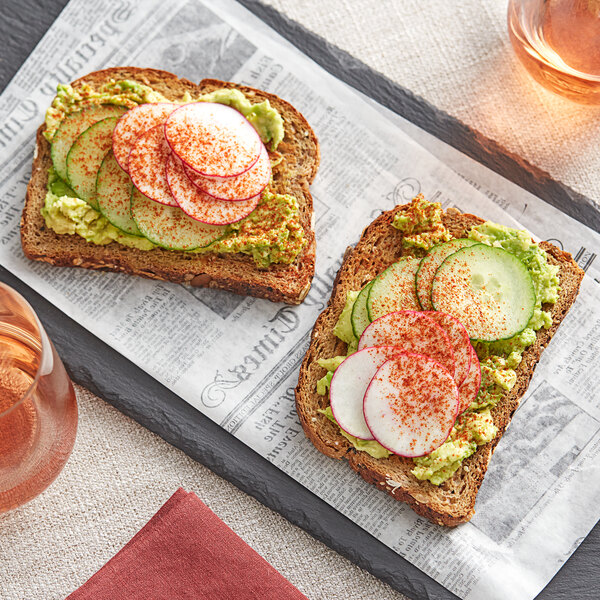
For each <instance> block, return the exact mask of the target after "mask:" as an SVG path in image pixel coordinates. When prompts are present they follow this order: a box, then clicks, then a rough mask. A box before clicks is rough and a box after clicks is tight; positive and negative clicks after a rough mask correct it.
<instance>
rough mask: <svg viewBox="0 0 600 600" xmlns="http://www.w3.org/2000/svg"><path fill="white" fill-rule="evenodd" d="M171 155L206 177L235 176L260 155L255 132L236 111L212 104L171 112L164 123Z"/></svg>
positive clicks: (197, 104) (195, 104)
mask: <svg viewBox="0 0 600 600" xmlns="http://www.w3.org/2000/svg"><path fill="white" fill-rule="evenodd" d="M165 136H166V138H167V142H169V146H171V149H172V150H173V152H174V153H175V154H176V155H177V156H178V157H179V158H180V159H181V160H182V161H183V162H184V163H185V164H186V165H188V167H190V168H191V169H193V170H194V171H196V172H198V173H200V175H204V176H206V177H236V176H237V175H241V174H242V173H244V172H246V171H247V170H248V169H249V168H250V167H251V166H252V165H253V164H254V163H255V162H256V161H257V160H258V157H259V156H260V150H261V146H262V145H263V143H262V141H261V139H260V137H259V135H258V133H257V132H256V130H255V129H254V127H252V125H250V123H249V122H248V121H247V120H246V118H245V117H244V115H242V113H240V112H238V111H237V110H235V109H233V108H231V107H229V106H225V105H224V104H217V103H214V102H194V103H192V104H185V105H184V106H182V107H181V108H178V109H177V110H175V111H173V112H172V113H171V114H170V115H169V117H168V119H167V120H166V122H165Z"/></svg>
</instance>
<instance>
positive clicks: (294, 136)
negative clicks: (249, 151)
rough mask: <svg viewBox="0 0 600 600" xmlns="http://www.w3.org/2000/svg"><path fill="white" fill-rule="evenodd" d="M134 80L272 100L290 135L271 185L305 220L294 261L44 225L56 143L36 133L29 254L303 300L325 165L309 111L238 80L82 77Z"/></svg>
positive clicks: (125, 70) (173, 93)
mask: <svg viewBox="0 0 600 600" xmlns="http://www.w3.org/2000/svg"><path fill="white" fill-rule="evenodd" d="M120 79H129V80H134V81H137V82H139V83H142V84H145V85H148V86H150V87H152V88H153V89H154V90H156V91H157V92H160V93H161V94H162V95H163V96H165V97H166V98H168V99H170V100H180V99H182V98H183V96H184V94H185V93H186V92H188V93H189V94H191V96H192V98H195V97H197V96H199V95H200V94H204V93H207V92H211V91H213V90H215V89H219V88H223V87H227V88H230V87H235V88H237V89H239V90H240V91H242V92H243V93H244V94H245V95H246V97H247V98H249V99H250V100H251V101H255V102H262V101H263V100H265V99H268V100H269V102H270V103H271V106H273V107H274V108H276V109H277V110H278V111H279V113H280V114H281V116H282V117H283V119H284V131H285V136H284V138H283V141H282V142H281V143H280V144H279V147H278V148H277V152H276V156H278V157H279V156H281V157H282V160H281V162H280V163H279V164H278V165H277V166H276V167H274V168H273V183H272V186H271V190H272V191H274V192H275V193H280V194H291V195H292V196H294V197H295V198H296V199H297V200H298V203H299V207H300V216H301V223H302V226H303V228H304V232H305V236H306V240H307V244H306V246H305V248H304V249H303V251H302V252H301V253H300V255H299V256H298V257H297V258H296V260H295V261H294V262H293V263H292V264H291V265H284V264H273V265H271V266H270V267H269V268H268V269H259V268H258V267H257V266H256V264H255V263H254V260H253V259H252V257H251V256H248V255H245V254H227V253H223V254H215V253H208V254H194V253H189V252H181V251H174V250H165V249H162V248H155V249H153V250H149V251H143V250H138V249H136V248H128V247H125V246H123V245H121V244H118V243H117V242H111V243H109V244H107V245H105V246H97V245H95V244H92V243H89V242H86V241H85V240H84V239H83V238H81V237H79V236H78V235H57V234H56V233H54V231H52V230H51V229H48V228H47V227H46V225H45V222H44V219H43V217H42V215H41V213H40V209H41V208H42V206H43V204H44V198H45V196H46V186H47V182H48V168H49V167H50V166H51V164H52V161H51V159H50V144H49V143H48V142H47V141H46V139H45V138H44V136H43V135H42V133H43V131H44V129H45V125H42V126H41V127H40V128H39V130H38V133H37V147H36V152H35V159H34V161H33V168H32V173H31V180H30V182H29V185H28V186H27V197H26V201H25V207H24V209H23V217H22V220H21V241H22V246H23V250H24V252H25V255H26V256H27V257H28V258H31V259H33V260H40V261H44V262H47V263H50V264H53V265H58V266H77V267H85V268H89V269H97V270H105V271H121V272H125V273H130V274H133V275H141V276H143V277H148V278H151V279H159V280H165V281H173V282H177V283H188V284H191V285H194V286H201V287H211V288H220V289H224V290H229V291H232V292H235V293H237V294H241V295H250V296H258V297H261V298H266V299H268V300H272V301H274V302H287V303H289V304H298V303H300V302H302V300H303V299H304V297H305V296H306V294H307V293H308V290H309V289H310V284H311V281H312V278H313V275H314V269H315V235H314V231H313V227H312V217H313V203H312V197H311V195H310V191H309V187H308V186H309V184H310V183H311V182H312V180H313V179H314V177H315V175H316V172H317V168H318V166H319V159H320V154H319V143H318V141H317V138H316V136H315V134H314V132H313V130H312V129H311V127H310V126H309V124H308V123H307V122H306V120H305V119H304V117H303V116H302V115H301V114H300V113H299V112H298V111H297V110H296V109H295V108H294V107H293V106H292V105H291V104H289V103H288V102H286V101H285V100H282V99H281V98H278V97H277V96H275V95H273V94H269V93H267V92H263V91H260V90H256V89H254V88H250V87H246V86H239V85H236V84H233V83H227V82H223V81H217V80H215V79H205V80H203V81H201V82H200V83H199V84H198V85H196V84H194V83H192V82H191V81H188V80H186V79H180V78H178V77H176V76H175V75H173V74H171V73H167V72H166V71H158V70H155V69H138V68H134V67H116V68H112V69H105V70H103V71H96V72H94V73H91V74H89V75H86V76H85V77H82V78H81V79H78V80H77V81H75V82H74V83H73V84H72V85H73V86H74V87H78V86H81V85H82V84H84V83H87V84H89V85H91V86H92V87H93V88H98V87H100V86H101V85H103V84H105V83H107V82H109V81H110V80H120Z"/></svg>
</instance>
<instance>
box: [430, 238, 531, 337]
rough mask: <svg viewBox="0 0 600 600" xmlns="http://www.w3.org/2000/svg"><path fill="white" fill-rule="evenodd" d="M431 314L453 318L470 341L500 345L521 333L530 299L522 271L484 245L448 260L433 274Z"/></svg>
mask: <svg viewBox="0 0 600 600" xmlns="http://www.w3.org/2000/svg"><path fill="white" fill-rule="evenodd" d="M431 300H432V303H433V306H434V308H435V310H439V311H442V312H446V313H449V314H451V315H453V316H454V317H456V318H457V319H458V320H459V321H460V322H461V323H462V324H463V325H464V326H465V328H466V329H467V331H468V332H469V337H470V338H471V339H477V340H481V341H486V342H492V341H495V340H504V339H508V338H511V337H513V336H515V335H516V334H517V333H519V332H521V331H523V329H525V327H527V324H528V323H529V320H530V319H531V315H532V314H533V310H534V308H535V303H536V296H535V289H534V287H533V281H532V279H531V275H530V274H529V271H528V270H527V267H526V266H525V265H524V264H523V263H522V262H521V261H520V260H519V259H518V258H517V257H516V256H514V255H513V254H510V252H507V251H506V250H503V249H502V248H496V247H493V246H486V245H485V244H475V245H473V246H469V247H466V248H462V249H461V250H458V251H457V252H454V254H451V255H450V256H448V257H447V258H446V259H445V260H444V262H443V263H442V264H441V266H440V267H439V268H438V270H437V271H436V273H435V277H434V279H433V286H432V290H431Z"/></svg>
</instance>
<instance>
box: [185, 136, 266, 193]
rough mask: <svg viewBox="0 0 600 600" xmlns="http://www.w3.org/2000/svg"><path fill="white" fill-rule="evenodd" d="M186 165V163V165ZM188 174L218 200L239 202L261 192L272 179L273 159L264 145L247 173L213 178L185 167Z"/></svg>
mask: <svg viewBox="0 0 600 600" xmlns="http://www.w3.org/2000/svg"><path fill="white" fill-rule="evenodd" d="M184 166H185V165H184ZM185 172H186V175H187V176H188V177H189V178H190V179H191V180H192V183H193V184H194V185H196V186H198V187H199V188H200V190H202V191H203V192H204V193H205V194H208V195H209V196H212V197H213V198H216V199H217V200H228V201H230V202H239V201H242V200H248V199H249V198H253V197H254V196H257V195H258V194H260V193H261V192H262V191H263V190H264V189H265V188H266V187H267V185H268V183H269V181H270V180H271V159H270V158H269V153H268V152H267V149H266V148H265V147H264V146H263V147H262V149H261V152H260V157H259V158H258V160H257V161H256V162H255V163H254V165H253V166H252V167H251V168H250V169H248V170H247V171H246V172H245V173H242V174H241V175H238V176H237V177H229V178H227V179H211V178H208V177H203V176H202V175H199V174H198V173H196V172H195V171H193V170H192V169H190V168H189V167H187V166H186V167H185Z"/></svg>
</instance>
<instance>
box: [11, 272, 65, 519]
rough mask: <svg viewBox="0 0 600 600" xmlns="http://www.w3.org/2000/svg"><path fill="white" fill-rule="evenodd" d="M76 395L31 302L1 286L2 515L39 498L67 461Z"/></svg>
mask: <svg viewBox="0 0 600 600" xmlns="http://www.w3.org/2000/svg"><path fill="white" fill-rule="evenodd" d="M76 431H77V402H76V399H75V391H74V390H73V385H72V384H71V380H70V379H69V376H68V375H67V373H66V371H65V368H64V366H63V364H62V362H61V360H60V358H59V357H58V355H57V354H56V350H55V349H54V346H53V345H52V342H51V341H50V340H49V339H48V336H47V335H46V332H45V331H44V329H43V327H42V325H41V324H40V322H39V320H38V318H37V316H36V314H35V313H34V312H33V309H32V308H31V306H29V304H28V303H27V302H26V301H25V300H24V299H23V298H22V297H21V296H20V295H19V294H18V293H17V292H15V291H14V290H13V289H11V288H9V287H8V286H6V285H4V284H2V283H0V513H2V512H5V511H7V510H10V509H11V508H14V507H16V506H19V505H21V504H23V503H25V502H27V501H28V500H31V499H32V498H33V497H35V496H37V495H38V494H39V493H40V492H42V491H43V490H44V489H45V488H46V487H48V486H49V485H50V483H52V481H53V480H54V479H55V478H56V476H57V475H58V474H59V473H60V471H61V469H62V468H63V466H64V465H65V463H66V462H67V459H68V458H69V455H70V454H71V450H72V449H73V444H74V442H75V433H76Z"/></svg>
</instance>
